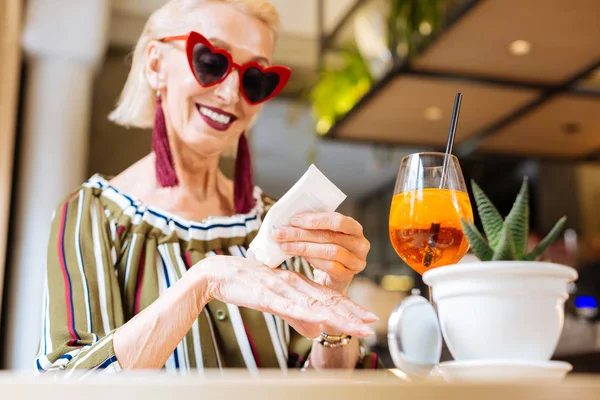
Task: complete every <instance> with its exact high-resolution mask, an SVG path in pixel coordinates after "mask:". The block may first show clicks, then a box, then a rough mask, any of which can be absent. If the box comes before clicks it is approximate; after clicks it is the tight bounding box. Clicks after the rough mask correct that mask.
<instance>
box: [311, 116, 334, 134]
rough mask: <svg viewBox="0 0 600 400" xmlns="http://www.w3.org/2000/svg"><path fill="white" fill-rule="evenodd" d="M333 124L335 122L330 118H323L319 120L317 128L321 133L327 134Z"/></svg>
mask: <svg viewBox="0 0 600 400" xmlns="http://www.w3.org/2000/svg"><path fill="white" fill-rule="evenodd" d="M332 126H333V123H332V122H331V121H330V120H329V119H328V118H321V119H319V121H317V126H316V127H315V129H316V131H317V133H318V134H319V135H321V136H325V135H327V132H329V130H330V129H331V127H332Z"/></svg>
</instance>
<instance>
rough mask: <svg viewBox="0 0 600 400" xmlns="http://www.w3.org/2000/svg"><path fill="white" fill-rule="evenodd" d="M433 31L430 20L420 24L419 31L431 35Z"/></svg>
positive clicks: (424, 34)
mask: <svg viewBox="0 0 600 400" xmlns="http://www.w3.org/2000/svg"><path fill="white" fill-rule="evenodd" d="M432 31H433V27H432V26H431V24H430V23H429V22H427V21H423V22H421V23H420V24H419V32H420V33H421V35H423V36H429V35H431V32H432Z"/></svg>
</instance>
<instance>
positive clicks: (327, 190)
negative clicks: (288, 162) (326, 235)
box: [250, 165, 346, 268]
mask: <svg viewBox="0 0 600 400" xmlns="http://www.w3.org/2000/svg"><path fill="white" fill-rule="evenodd" d="M345 199H346V195H345V194H344V193H343V192H342V191H341V190H340V189H338V188H337V186H335V185H334V184H333V183H332V182H331V181H330V180H329V179H327V177H326V176H325V175H323V173H322V172H321V171H319V170H318V169H317V167H315V166H314V165H311V166H310V167H309V168H308V171H306V173H305V174H304V175H303V176H302V178H300V180H299V181H298V182H296V184H295V185H294V186H293V187H292V188H291V189H290V190H289V191H288V192H287V193H286V194H285V195H284V196H283V197H282V198H281V199H280V200H279V201H278V202H277V203H275V204H274V205H273V206H272V207H271V209H270V210H269V212H268V213H267V215H266V216H265V219H264V221H263V222H262V225H261V227H260V230H259V231H258V234H257V236H256V238H254V240H253V241H252V243H250V251H251V252H252V253H253V254H254V256H255V257H256V259H257V260H258V261H260V262H262V263H263V264H265V265H267V266H268V267H270V268H277V267H279V266H280V265H281V264H283V263H284V262H285V261H286V260H288V259H289V258H291V256H289V255H288V254H286V253H285V252H283V251H282V250H281V247H280V246H279V243H278V242H277V241H276V240H275V239H274V238H273V232H274V231H275V230H276V229H277V228H279V227H281V226H288V225H289V224H290V219H291V218H292V217H293V216H295V215H297V214H304V213H321V212H334V211H335V210H336V209H337V208H338V207H339V205H340V204H342V202H343V201H344V200H345Z"/></svg>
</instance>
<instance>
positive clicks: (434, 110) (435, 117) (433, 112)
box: [423, 107, 444, 121]
mask: <svg viewBox="0 0 600 400" xmlns="http://www.w3.org/2000/svg"><path fill="white" fill-rule="evenodd" d="M423 116H424V117H425V119H426V120H427V121H439V120H440V119H442V117H443V116H444V113H443V111H442V109H441V108H439V107H427V108H426V109H425V111H424V112H423Z"/></svg>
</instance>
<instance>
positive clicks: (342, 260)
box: [274, 213, 371, 295]
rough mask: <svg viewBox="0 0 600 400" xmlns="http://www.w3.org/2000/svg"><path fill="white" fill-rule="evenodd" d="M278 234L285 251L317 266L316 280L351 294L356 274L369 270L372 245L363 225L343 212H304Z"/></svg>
mask: <svg viewBox="0 0 600 400" xmlns="http://www.w3.org/2000/svg"><path fill="white" fill-rule="evenodd" d="M291 225H292V226H289V227H281V228H279V229H277V230H276V231H275V233H274V235H275V239H276V240H277V241H278V242H279V243H280V244H281V248H282V250H283V251H285V252H286V253H288V254H289V255H293V256H301V257H304V258H305V259H306V261H308V262H309V263H310V264H311V265H312V266H313V267H314V268H315V282H317V283H320V284H322V285H325V286H327V287H329V288H332V289H334V290H337V291H339V292H341V293H343V294H344V295H345V294H347V291H348V286H349V285H350V282H351V281H352V278H354V275H356V274H358V273H359V272H361V271H362V270H363V269H365V267H366V265H367V261H366V260H367V254H368V253H369V250H370V248H371V245H370V243H369V241H368V240H367V239H366V238H365V236H364V235H363V228H362V226H361V225H360V224H359V223H358V222H356V221H355V220H354V219H352V218H349V217H346V216H344V215H342V214H339V213H315V214H303V215H298V216H295V217H294V218H292V220H291Z"/></svg>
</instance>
